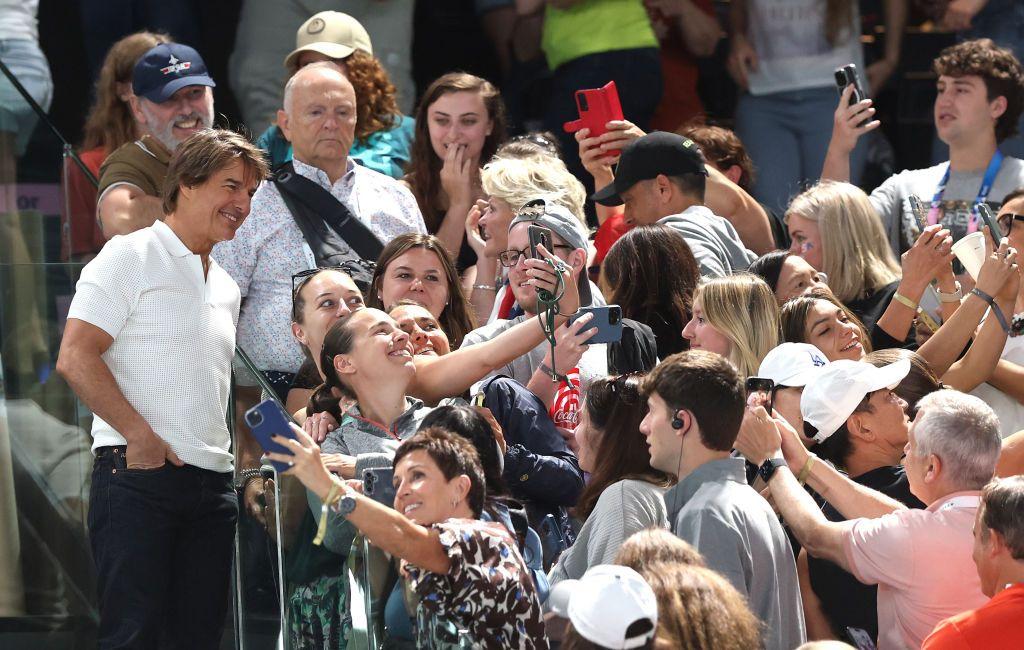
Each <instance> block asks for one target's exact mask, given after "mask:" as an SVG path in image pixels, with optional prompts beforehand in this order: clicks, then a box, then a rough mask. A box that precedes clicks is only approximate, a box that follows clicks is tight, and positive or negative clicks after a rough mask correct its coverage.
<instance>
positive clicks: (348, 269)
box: [292, 262, 377, 303]
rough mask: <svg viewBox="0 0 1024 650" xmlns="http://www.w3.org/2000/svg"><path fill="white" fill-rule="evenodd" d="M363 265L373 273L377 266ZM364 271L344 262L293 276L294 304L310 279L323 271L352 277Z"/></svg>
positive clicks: (373, 264) (371, 264) (368, 263)
mask: <svg viewBox="0 0 1024 650" xmlns="http://www.w3.org/2000/svg"><path fill="white" fill-rule="evenodd" d="M363 265H364V266H365V267H366V268H365V270H367V271H371V272H372V271H373V270H374V268H375V267H376V266H377V265H376V264H375V263H374V262H363ZM363 270H364V269H363V268H360V267H358V266H356V265H355V264H352V263H351V262H342V263H341V264H336V265H331V266H321V267H317V268H313V269H306V270H305V271H299V272H298V273H296V274H295V275H293V276H292V302H293V303H294V302H295V297H296V296H298V295H299V292H300V291H302V287H304V286H306V283H307V282H309V280H310V278H312V277H313V276H314V275H316V274H317V273H320V272H321V271H340V272H341V273H344V274H345V275H348V276H351V275H352V274H353V273H358V272H361V271H363Z"/></svg>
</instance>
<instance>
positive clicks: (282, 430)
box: [245, 399, 295, 472]
mask: <svg viewBox="0 0 1024 650" xmlns="http://www.w3.org/2000/svg"><path fill="white" fill-rule="evenodd" d="M291 421H292V418H291V416H289V415H288V414H287V413H285V412H284V409H282V408H281V407H280V406H279V405H278V403H277V402H275V401H274V400H272V399H268V400H263V401H262V402H260V403H259V404H257V405H256V406H254V407H252V408H251V409H249V410H248V411H246V412H245V423H246V424H248V425H249V429H250V430H251V431H252V435H253V437H254V438H256V441H257V442H259V443H260V446H261V447H263V451H266V452H275V453H279V454H288V455H289V456H291V455H293V454H292V450H291V449H289V448H288V447H283V446H281V445H279V444H277V443H276V442H274V441H273V440H272V438H273V437H274V436H284V437H286V438H294V437H295V433H294V432H293V431H292V429H291V427H290V426H288V423H289V422H291ZM271 464H272V465H273V466H274V469H276V470H277V471H278V472H283V471H285V470H287V469H288V465H287V464H285V463H282V462H280V461H276V460H275V461H272V462H271Z"/></svg>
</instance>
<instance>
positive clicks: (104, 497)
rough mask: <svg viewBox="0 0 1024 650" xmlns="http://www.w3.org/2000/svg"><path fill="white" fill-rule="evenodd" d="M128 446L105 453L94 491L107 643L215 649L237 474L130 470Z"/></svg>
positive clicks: (103, 644)
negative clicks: (127, 467) (128, 467)
mask: <svg viewBox="0 0 1024 650" xmlns="http://www.w3.org/2000/svg"><path fill="white" fill-rule="evenodd" d="M124 451H125V448H124V447H102V448H100V449H98V450H97V453H96V461H95V463H94V465H93V473H92V489H91V491H90V495H89V537H90V541H91V542H92V552H93V559H94V561H95V563H96V574H97V590H98V592H99V593H98V595H99V607H100V630H99V647H100V648H103V649H107V648H146V649H148V648H159V647H163V648H183V649H184V648H188V649H189V650H193V649H196V650H198V649H206V648H209V649H211V650H212V649H215V648H217V647H218V646H219V645H220V637H221V634H222V632H223V629H224V617H225V615H226V613H227V607H228V591H229V586H230V576H231V560H232V547H233V546H232V542H233V540H234V536H235V521H236V520H237V518H238V499H237V497H236V495H235V491H234V488H233V486H232V477H231V473H230V472H229V473H218V472H211V471H209V470H205V469H199V468H198V467H193V466H191V465H185V466H183V467H176V466H174V465H171V464H170V463H168V464H166V465H164V466H163V467H161V468H159V469H152V470H130V469H126V468H125V457H124Z"/></svg>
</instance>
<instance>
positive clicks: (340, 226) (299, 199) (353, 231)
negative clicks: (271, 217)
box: [273, 162, 384, 262]
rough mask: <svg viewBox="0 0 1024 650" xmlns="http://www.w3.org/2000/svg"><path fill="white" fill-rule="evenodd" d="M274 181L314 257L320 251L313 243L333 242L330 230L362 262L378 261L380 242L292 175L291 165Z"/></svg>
mask: <svg viewBox="0 0 1024 650" xmlns="http://www.w3.org/2000/svg"><path fill="white" fill-rule="evenodd" d="M273 181H274V185H276V186H277V189H278V190H279V191H280V193H281V198H282V199H284V202H285V205H287V206H288V210H289V211H291V213H292V217H293V218H294V219H295V223H296V224H298V226H299V230H301V231H302V235H303V237H305V238H306V242H307V243H309V245H310V247H311V248H312V249H313V252H314V254H316V253H317V249H318V248H322V247H318V246H316V245H315V244H316V243H320V242H328V241H330V240H331V239H332V237H331V233H329V232H327V230H328V228H329V229H330V230H332V231H334V233H336V234H337V236H338V237H340V238H341V239H342V240H343V241H344V243H345V244H346V245H347V246H348V248H350V249H351V250H352V252H354V253H355V254H356V255H358V256H359V257H360V258H362V259H363V260H368V261H371V262H373V261H376V260H377V258H378V257H380V253H381V251H383V250H384V244H383V243H382V242H381V241H380V239H378V238H377V236H376V235H375V234H373V232H372V231H371V230H370V229H369V228H367V227H366V226H365V225H364V224H363V223H362V222H361V221H359V219H357V218H356V217H355V215H353V214H352V212H351V211H350V210H349V209H348V208H347V207H345V204H343V203H342V202H341V201H339V200H338V199H336V198H334V196H333V195H332V194H331V193H330V192H328V191H327V190H325V189H324V188H323V187H321V186H320V185H318V184H317V183H315V182H313V181H311V180H309V179H308V178H306V177H304V176H301V175H299V174H297V173H295V168H294V167H293V166H292V164H291V162H287V163H285V164H284V165H281V167H279V168H278V170H277V172H276V173H275V174H274V176H273ZM317 261H318V262H319V261H320V260H319V259H318V260H317Z"/></svg>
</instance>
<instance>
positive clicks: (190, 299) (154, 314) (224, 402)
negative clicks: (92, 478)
mask: <svg viewBox="0 0 1024 650" xmlns="http://www.w3.org/2000/svg"><path fill="white" fill-rule="evenodd" d="M240 300H241V297H240V294H239V291H238V285H236V284H235V281H234V280H232V279H231V276H229V275H228V274H227V273H226V272H225V271H224V270H223V269H222V268H221V267H220V266H218V265H217V263H216V262H215V261H213V259H212V258H211V259H210V270H209V273H208V274H207V277H206V278H204V277H203V265H202V261H201V260H200V258H199V256H198V255H196V254H194V253H193V252H192V251H190V250H189V249H188V248H187V247H186V246H185V244H183V243H182V241H181V240H180V239H178V237H177V235H175V234H174V231H173V230H171V229H170V228H169V227H168V226H167V225H166V224H165V223H164V222H162V221H157V222H156V223H155V224H153V225H152V226H151V227H149V228H143V229H142V230H138V231H136V232H133V233H131V234H130V235H125V236H118V237H114V238H113V239H111V240H110V241H109V242H107V244H106V245H105V246H104V247H103V250H101V251H100V253H99V255H97V256H96V258H95V259H93V260H92V261H91V262H89V264H88V265H86V267H85V268H84V269H83V270H82V276H81V278H80V279H79V280H78V285H77V286H76V288H75V297H74V299H73V300H72V302H71V309H70V311H69V312H68V318H77V319H78V320H82V321H85V322H87V323H90V324H92V325H95V326H96V327H99V328H100V329H102V330H103V331H104V332H106V333H107V334H109V335H110V336H111V337H113V339H114V342H113V343H112V344H111V346H110V348H109V349H107V351H106V352H105V353H104V354H103V361H104V362H106V364H107V366H108V367H109V368H110V372H111V373H112V374H113V375H114V378H115V379H116V380H117V385H118V387H119V388H120V389H121V392H122V393H123V394H124V396H125V397H126V398H127V399H128V402H129V403H130V404H131V405H132V406H133V407H134V408H135V410H137V411H138V412H139V414H140V415H142V417H143V418H145V420H146V422H148V423H149V425H150V426H151V427H152V428H153V431H155V432H156V434H157V435H158V436H160V437H161V438H163V439H164V440H165V441H167V443H168V444H169V445H170V446H171V449H173V450H174V453H176V454H177V455H178V458H180V459H181V460H182V461H184V462H185V463H187V464H189V465H194V466H196V467H201V468H203V469H209V470H213V471H216V472H229V471H231V469H232V456H231V453H230V452H229V451H228V448H229V444H230V436H229V434H228V428H227V421H226V419H225V414H226V413H227V409H228V389H229V385H230V380H231V360H232V358H233V357H234V350H235V326H236V325H237V324H238V306H239V302H240ZM92 436H93V449H94V450H95V449H96V448H98V447H104V446H110V445H124V444H125V439H124V437H123V436H122V435H121V434H120V433H118V432H117V431H115V430H114V429H113V427H111V425H109V424H107V423H106V422H104V421H103V420H102V419H101V418H99V417H95V418H94V419H93V425H92Z"/></svg>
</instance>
